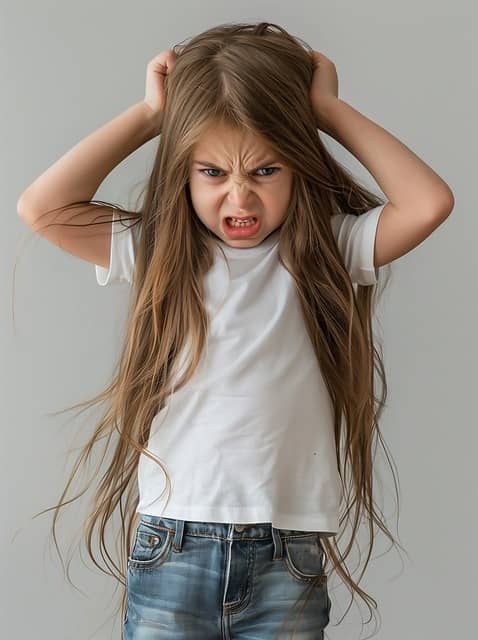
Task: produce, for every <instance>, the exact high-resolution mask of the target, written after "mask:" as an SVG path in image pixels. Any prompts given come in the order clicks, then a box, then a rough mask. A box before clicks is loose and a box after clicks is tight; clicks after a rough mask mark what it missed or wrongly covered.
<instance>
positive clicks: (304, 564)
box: [284, 532, 326, 582]
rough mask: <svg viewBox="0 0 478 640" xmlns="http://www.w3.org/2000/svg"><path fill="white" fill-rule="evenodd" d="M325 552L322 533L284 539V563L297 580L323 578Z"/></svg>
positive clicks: (324, 577)
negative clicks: (321, 538)
mask: <svg viewBox="0 0 478 640" xmlns="http://www.w3.org/2000/svg"><path fill="white" fill-rule="evenodd" d="M324 560H325V551H324V548H323V546H322V543H321V540H320V533H317V532H313V533H310V534H306V535H303V536H293V537H286V538H285V539H284V561H285V565H286V567H287V570H288V571H289V573H290V574H291V575H292V576H293V577H294V578H296V579H297V580H302V581H310V580H313V579H316V578H318V577H319V576H322V577H323V581H324V582H325V579H326V576H325V573H324Z"/></svg>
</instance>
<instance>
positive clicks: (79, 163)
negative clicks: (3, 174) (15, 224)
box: [17, 101, 159, 217]
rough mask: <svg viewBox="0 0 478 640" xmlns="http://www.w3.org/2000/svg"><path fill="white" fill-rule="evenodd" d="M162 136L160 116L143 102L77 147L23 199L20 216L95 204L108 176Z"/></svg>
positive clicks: (29, 188)
mask: <svg viewBox="0 0 478 640" xmlns="http://www.w3.org/2000/svg"><path fill="white" fill-rule="evenodd" d="M158 134H159V130H158V119H157V115H155V114H154V113H153V111H152V110H151V109H150V107H149V106H148V105H147V104H146V103H145V102H143V101H141V102H138V103H136V104H134V105H133V106H131V107H129V108H128V109H127V110H126V111H124V112H123V113H121V114H120V115H118V116H116V117H115V118H114V119H113V120H111V121H110V122H108V123H106V124H104V125H103V126H102V127H100V128H99V129H98V130H96V131H94V132H93V133H91V134H90V135H88V136H87V137H86V138H84V139H83V140H81V141H80V142H79V143H77V144H76V145H75V146H74V147H73V148H72V149H70V150H69V151H68V152H67V153H66V154H65V155H63V156H62V157H61V158H60V159H59V160H57V161H56V162H55V163H54V164H53V165H52V166H51V167H49V168H48V169H47V170H46V171H45V172H44V173H43V174H42V175H40V176H39V177H38V178H37V179H36V180H35V181H34V182H33V183H32V184H31V185H30V186H29V187H28V188H27V189H26V190H25V191H24V192H23V193H22V195H21V196H20V199H19V200H18V203H17V210H18V213H19V214H20V215H22V216H26V217H29V216H34V215H35V214H37V213H41V212H42V211H46V210H50V209H53V208H57V207H61V206H66V205H67V204H69V203H71V202H76V201H80V200H91V199H92V198H93V196H94V194H95V193H96V191H97V190H98V187H99V186H100V184H101V183H102V182H103V180H104V179H105V178H106V176H107V175H108V174H109V173H110V172H111V171H112V170H113V169H114V168H115V167H116V166H117V165H118V164H119V163H120V162H122V161H123V160H124V159H125V158H126V157H127V156H128V155H130V154H131V153H132V152H133V151H135V150H136V149H137V148H138V147H140V146H141V145H143V144H144V143H145V142H147V141H148V140H150V139H151V138H153V137H155V136H156V135H158Z"/></svg>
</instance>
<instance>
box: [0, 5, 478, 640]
mask: <svg viewBox="0 0 478 640" xmlns="http://www.w3.org/2000/svg"><path fill="white" fill-rule="evenodd" d="M476 13H477V10H476V5H474V6H473V7H472V3H471V1H470V2H465V0H458V1H457V2H454V3H451V2H449V1H448V2H443V1H442V0H440V1H437V0H428V1H425V0H422V1H421V2H416V0H414V1H413V2H412V1H411V0H402V2H399V3H398V2H391V1H388V0H385V1H379V0H365V1H362V2H355V1H353V0H350V1H348V2H345V1H337V0H335V1H329V2H321V1H318V0H314V1H308V2H293V3H289V2H280V1H279V2H278V1H277V0H275V1H264V2H259V3H258V2H250V1H245V0H239V1H238V2H236V3H225V2H223V1H219V0H209V1H208V2H207V3H201V2H193V0H189V1H185V0H176V1H175V2H153V1H148V2H144V1H143V2H134V3H133V2H119V1H118V0H115V1H112V0H103V1H102V2H97V1H93V0H82V2H71V1H65V0H63V1H60V0H57V1H52V0H50V1H44V0H43V1H34V0H29V1H25V0H16V2H15V3H13V2H7V0H2V2H1V3H0V36H1V37H0V54H1V55H0V70H1V85H0V91H1V98H2V99H1V100H0V113H1V117H0V126H1V129H0V135H1V144H0V159H1V171H0V181H1V189H0V192H1V194H2V205H3V206H2V209H3V212H2V222H3V225H2V233H1V235H0V243H1V260H2V262H1V265H2V268H1V274H0V275H1V291H2V297H1V302H2V304H1V316H0V327H1V332H0V348H1V360H0V362H1V367H0V375H1V384H0V389H1V408H2V423H1V430H0V433H1V442H0V499H1V505H2V516H1V520H0V525H1V527H0V535H1V554H0V575H1V582H0V634H1V636H2V638H8V640H24V639H25V640H26V639H27V638H33V637H34V638H36V639H38V640H85V639H87V638H88V639H89V638H91V639H92V640H103V639H105V640H106V639H107V638H119V637H120V630H119V621H118V619H116V620H114V619H112V618H111V615H112V612H113V609H114V604H115V603H116V602H117V601H118V600H117V599H118V598H119V591H115V582H114V581H113V580H112V579H111V578H109V577H107V576H105V575H104V574H102V573H101V572H100V571H99V570H98V569H96V568H95V567H93V566H92V565H91V563H90V562H89V559H87V557H86V554H85V553H84V552H83V553H82V557H80V556H79V554H78V552H77V553H76V554H75V555H74V560H73V562H72V564H71V567H70V575H71V579H72V581H73V583H74V585H75V586H76V588H74V587H72V586H71V585H70V584H69V583H68V582H67V581H66V579H65V578H64V575H63V573H62V569H61V566H60V563H59V559H58V556H57V555H56V554H55V552H54V549H53V545H52V543H51V542H50V538H49V530H50V527H51V516H52V512H51V511H50V512H47V513H45V514H43V515H41V516H39V517H36V518H33V516H34V514H36V513H38V512H39V511H41V510H43V509H47V508H48V507H51V506H53V505H54V504H55V503H56V502H57V501H58V500H59V497H60V491H61V490H62V489H63V486H64V482H65V481H66V478H67V472H68V473H69V471H70V470H71V466H72V463H73V456H71V455H70V456H69V457H68V458H67V450H68V449H69V448H71V447H73V446H79V445H80V444H81V443H83V442H84V441H86V437H87V435H88V434H89V433H90V432H91V430H92V429H93V427H94V419H93V418H94V417H97V414H93V415H92V414H91V413H90V414H89V415H88V417H87V418H85V417H82V416H80V417H75V416H74V414H72V413H71V412H68V413H64V414H60V415H57V416H52V415H50V414H51V413H52V412H54V411H58V410H60V409H63V408H65V407H68V406H70V405H72V404H74V403H76V402H80V401H82V400H86V399H88V398H91V397H92V396H93V395H95V394H96V393H98V392H99V391H100V390H102V389H103V387H104V386H105V385H106V384H107V383H108V381H109V380H110V377H111V375H112V367H113V361H114V359H115V358H116V356H117V354H118V350H119V347H120V337H121V335H122V331H123V328H124V326H123V321H124V309H125V305H126V301H127V296H128V288H127V286H125V285H120V286H116V287H105V288H101V287H100V286H98V285H97V284H96V279H95V271H94V266H93V265H92V264H89V263H87V262H85V261H82V260H80V259H78V258H75V257H74V256H72V255H70V254H67V253H65V252H63V251H61V250H60V249H59V248H57V247H56V246H54V245H52V244H50V243H48V242H47V241H46V240H44V239H42V238H41V237H39V236H38V235H37V236H34V237H33V239H31V238H30V237H29V236H30V230H29V229H28V228H27V227H26V225H24V223H22V221H21V220H20V219H19V217H18V216H17V212H16V202H17V199H18V197H19V195H20V194H21V192H22V191H23V190H24V189H25V188H26V187H27V186H28V185H29V184H30V183H31V182H32V181H33V180H34V179H35V178H36V177H37V176H38V175H40V174H41V173H42V172H43V171H45V170H46V169H47V168H48V166H50V165H51V164H52V163H53V162H54V161H55V160H57V159H58V158H59V157H60V156H61V155H62V154H63V153H65V152H66V151H67V150H68V149H69V148H71V147H72V146H73V145H74V144H76V143H77V142H78V141H79V140H80V139H82V138H83V137H85V136H86V135H87V134H89V133H90V132H92V131H93V130H95V129H97V128H98V127H99V126H101V125H102V124H104V123H105V122H107V121H108V120H110V119H112V118H113V117H114V116H116V115H117V114H119V113H120V112H122V111H124V110H125V109H126V108H128V107H129V106H130V105H132V104H133V103H135V102H137V101H139V100H141V99H142V98H143V96H144V85H145V73H146V65H147V63H148V61H149V60H150V59H151V58H152V57H153V56H154V55H156V54H157V53H159V52H160V51H161V50H163V49H167V48H171V47H172V46H173V45H174V44H176V43H178V42H181V41H183V40H185V39H186V38H189V37H191V36H193V35H195V34H196V33H198V32H200V31H203V30H204V29H206V28H209V27H211V26H214V25H217V24H220V23H224V22H234V21H241V22H244V21H257V20H267V21H271V22H276V23H279V24H281V25H282V26H284V27H285V28H286V29H288V30H289V31H290V32H291V33H293V34H294V35H297V36H299V37H301V38H302V39H304V40H305V41H306V42H308V43H309V44H310V45H311V46H312V47H313V48H314V49H316V50H318V51H322V52H323V53H325V54H326V55H327V56H328V57H330V58H331V59H332V60H333V61H334V62H335V64H336V68H337V72H338V76H339V97H341V98H342V99H343V100H346V101H347V102H349V103H350V104H352V105H353V106H354V107H355V108H356V109H358V110H359V111H361V112H362V113H363V114H365V115H366V116H367V117H369V118H371V119H372V120H374V121H375V122H377V123H378V124H380V125H381V126H383V127H384V128H386V129H387V130H388V131H390V132H391V133H393V134H394V135H396V136H397V137H398V138H399V139H400V140H402V141H403V142H404V143H405V144H407V146H409V147H410V148H411V149H412V150H413V151H414V152H415V153H417V154H418V155H419V156H420V157H421V158H422V159H423V160H424V161H425V162H426V163H427V164H429V165H430V166H431V167H432V168H433V169H434V170H435V171H436V172H437V173H438V174H439V175H440V176H441V177H442V178H443V179H444V180H445V181H446V182H447V183H448V184H449V185H450V187H451V189H452V191H453V193H454V195H455V208H454V211H453V212H452V214H451V216H450V217H449V218H448V219H447V221H446V222H445V223H444V224H443V225H441V226H440V227H439V228H438V229H437V230H436V231H435V232H434V233H433V234H432V235H431V236H430V237H429V238H428V239H427V240H425V241H424V242H423V243H422V244H421V245H420V246H418V247H416V248H415V249H414V250H413V251H411V252H409V253H408V254H407V255H405V256H403V257H402V258H400V259H399V260H396V261H395V262H393V263H392V265H391V269H392V276H391V281H390V284H389V285H388V288H387V290H386V294H385V295H384V297H383V298H382V301H381V305H380V308H379V310H378V312H377V313H378V315H377V330H378V331H379V334H378V338H379V339H380V340H381V342H382V345H383V350H384V361H385V366H386V374H387V381H388V384H389V396H388V402H387V408H386V410H385V412H384V415H383V418H382V423H381V429H382V432H383V434H384V438H385V441H386V444H387V446H388V447H389V450H390V452H391V454H392V456H393V460H394V461H395V463H396V465H397V469H398V474H399V482H400V514H399V520H398V525H397V512H396V500H395V496H394V493H393V481H392V477H391V473H390V469H389V467H388V466H387V465H386V464H385V463H384V458H383V455H382V456H381V462H380V467H379V471H380V478H381V479H382V482H383V488H382V487H379V486H377V496H378V500H379V504H380V506H381V508H382V510H383V512H384V514H385V516H386V517H387V523H388V526H389V528H391V530H392V533H394V534H395V535H397V534H398V535H399V540H400V542H401V544H402V545H404V547H405V548H406V551H407V554H408V557H407V556H405V555H404V554H403V553H400V552H399V551H397V550H396V548H394V549H392V550H391V551H388V552H387V550H388V549H389V544H388V542H387V541H386V540H384V538H383V536H381V537H379V539H378V541H377V546H376V547H375V549H374V553H373V557H372V560H371V562H370V564H369V567H368V570H367V573H366V576H365V578H364V579H363V580H362V582H361V583H360V586H361V587H362V588H363V589H365V590H366V591H367V592H368V593H369V594H371V595H372V596H373V597H374V598H375V599H376V600H377V602H378V605H379V619H378V620H379V625H380V627H379V630H378V634H377V635H376V636H375V637H377V638H380V639H382V640H403V639H404V638H406V639H407V640H432V639H433V640H449V639H450V638H470V637H471V636H472V635H473V633H474V632H473V629H475V631H476V611H475V609H476V603H477V588H476V573H477V569H478V567H477V562H476V560H477V557H476V538H477V535H476V534H477V526H476V524H477V516H476V504H477V492H476V456H477V444H478V442H477V436H476V434H477V417H476V416H477V411H476V397H477V374H476V362H477V359H478V358H477V356H478V353H477V344H476V338H475V332H476V326H477V302H476V300H477V288H476V273H477V270H478V261H477V252H476V237H477V235H478V211H477V207H476V197H475V191H476V176H475V174H476V157H475V150H476V143H477V139H476V119H475V116H476V113H477V99H476V98H477V73H476V38H477V33H476V22H474V21H475V20H476ZM324 140H325V142H326V144H327V146H328V148H329V149H330V150H331V151H332V152H333V153H334V154H335V156H336V157H337V159H339V160H340V161H341V162H343V163H345V164H346V165H347V166H348V167H349V168H350V169H351V170H353V172H354V174H355V175H356V176H357V177H358V178H359V179H360V180H362V181H363V182H364V183H365V184H366V185H367V186H369V187H370V188H373V189H375V190H376V191H377V192H378V193H380V190H379V188H378V185H377V184H376V182H375V181H374V179H373V177H372V176H371V175H370V174H369V173H368V171H367V170H366V169H365V167H363V166H362V165H361V164H360V163H359V162H358V161H357V160H356V159H355V158H354V157H353V156H352V155H351V154H350V153H349V152H348V151H347V150H346V149H344V148H343V147H341V146H340V145H339V144H338V143H336V142H335V141H334V140H333V139H331V138H329V137H327V136H324ZM158 141H159V139H158V138H156V139H154V140H153V141H150V142H148V143H147V144H146V145H145V146H144V147H142V148H141V149H139V150H138V151H137V152H135V153H134V154H132V155H131V156H130V157H129V158H127V159H126V160H125V161H124V162H123V163H122V164H121V165H119V166H118V167H117V168H116V169H115V170H114V171H113V172H112V173H111V174H110V176H108V178H107V179H106V180H105V181H104V183H103V184H102V185H101V187H100V189H99V190H98V192H97V194H96V197H97V198H100V199H104V200H109V201H112V202H116V203H119V204H122V205H124V206H127V205H128V204H131V203H132V202H133V201H134V198H135V197H136V196H137V195H138V193H139V190H140V189H141V188H142V187H143V186H144V184H145V180H146V178H147V176H148V175H149V171H150V168H151V161H152V158H153V155H154V152H155V149H156V146H157V144H158ZM26 238H28V241H27V242H26V244H24V242H25V239H26ZM15 263H16V270H15V271H14V265H15ZM75 486H78V485H75ZM89 495H91V494H89ZM70 497H71V496H70ZM85 507H86V503H85V502H84V501H77V502H76V503H74V504H73V505H72V506H70V507H68V508H67V509H66V511H65V510H63V513H64V515H63V516H62V519H61V524H60V527H59V535H60V540H59V544H60V546H61V549H62V552H63V555H64V556H65V555H66V553H67V551H68V548H69V545H70V544H71V542H72V540H76V541H77V540H78V535H79V533H80V529H81V519H82V515H83V514H84V509H85ZM351 557H352V556H351ZM351 569H353V567H351ZM357 576H358V574H357V573H356V574H354V577H355V578H357ZM329 593H330V594H331V598H332V602H333V605H332V614H331V615H332V617H331V623H330V625H329V626H328V628H327V631H326V633H327V637H329V638H332V639H337V640H339V639H340V640H345V639H346V640H351V639H352V638H359V637H361V638H365V637H368V636H370V635H371V633H372V632H373V631H374V625H373V623H372V624H369V625H368V627H367V626H366V627H365V628H364V629H363V631H362V630H361V622H362V618H363V619H364V621H365V620H366V618H367V610H366V609H365V607H364V605H363V603H362V602H361V601H360V600H357V605H356V606H352V607H351V609H350V611H349V612H348V614H347V616H346V618H345V620H343V621H342V622H341V623H340V624H339V625H338V626H334V625H335V624H336V623H337V621H338V620H339V619H340V618H341V617H342V616H343V614H344V613H345V608H346V607H347V606H348V604H349V594H348V591H347V590H346V589H345V588H344V587H343V586H340V585H339V584H337V583H336V581H332V582H331V584H330V585H329ZM113 598H116V599H115V600H114V599H113Z"/></svg>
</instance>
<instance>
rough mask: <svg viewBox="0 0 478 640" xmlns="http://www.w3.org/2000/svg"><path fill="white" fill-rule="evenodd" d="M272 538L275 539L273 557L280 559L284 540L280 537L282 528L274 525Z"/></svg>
mask: <svg viewBox="0 0 478 640" xmlns="http://www.w3.org/2000/svg"><path fill="white" fill-rule="evenodd" d="M271 526H272V525H271ZM272 539H273V541H274V555H273V557H272V559H273V560H280V559H281V558H282V540H281V537H280V529H276V528H275V527H272Z"/></svg>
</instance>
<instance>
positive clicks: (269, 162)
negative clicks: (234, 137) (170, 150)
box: [193, 158, 278, 171]
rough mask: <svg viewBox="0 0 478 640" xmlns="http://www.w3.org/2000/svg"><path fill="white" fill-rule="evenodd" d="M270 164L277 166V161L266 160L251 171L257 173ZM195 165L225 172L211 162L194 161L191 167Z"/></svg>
mask: <svg viewBox="0 0 478 640" xmlns="http://www.w3.org/2000/svg"><path fill="white" fill-rule="evenodd" d="M272 163H276V164H277V163H278V160H275V159H274V158H268V159H267V160H265V161H264V162H262V163H261V164H260V165H259V166H257V167H254V168H253V169H252V171H257V170H258V169H263V168H264V167H268V166H269V165H271V164H272ZM196 164H200V165H203V166H204V167H209V168H210V169H219V171H225V169H222V168H221V167H219V166H218V165H217V164H214V163H212V162H206V161H203V160H195V161H194V162H193V165H196Z"/></svg>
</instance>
